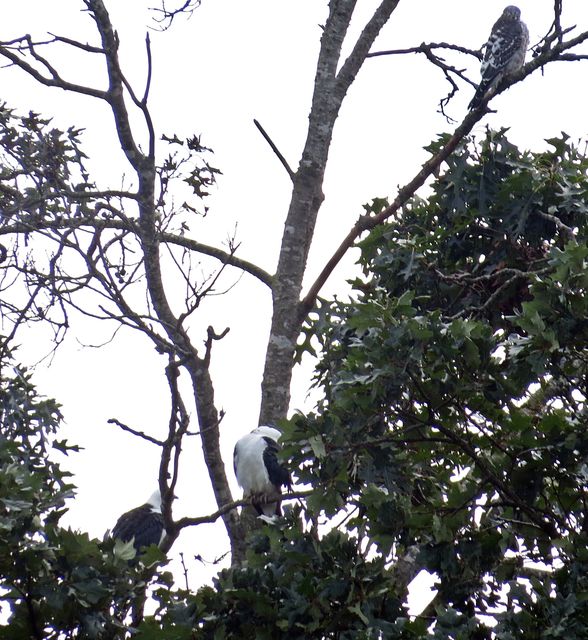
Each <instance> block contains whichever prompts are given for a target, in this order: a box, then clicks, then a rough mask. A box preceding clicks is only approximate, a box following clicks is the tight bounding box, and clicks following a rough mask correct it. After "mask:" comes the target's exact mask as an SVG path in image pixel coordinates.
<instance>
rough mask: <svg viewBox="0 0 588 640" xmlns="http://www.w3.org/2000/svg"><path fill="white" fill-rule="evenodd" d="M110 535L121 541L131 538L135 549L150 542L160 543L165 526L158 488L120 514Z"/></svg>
mask: <svg viewBox="0 0 588 640" xmlns="http://www.w3.org/2000/svg"><path fill="white" fill-rule="evenodd" d="M112 537H113V538H118V539H119V540H122V541H123V542H130V541H131V540H132V541H133V546H134V547H135V549H136V550H137V551H139V550H140V549H141V548H142V547H148V546H150V545H152V544H156V545H158V546H159V545H160V544H161V542H162V540H163V538H164V537H165V527H164V523H163V515H162V513H161V494H160V492H159V489H158V490H157V491H154V492H153V494H152V495H151V497H150V498H149V500H147V502H146V503H145V504H143V505H141V506H140V507H135V508H134V509H131V510H130V511H127V512H126V513H123V514H122V516H121V517H120V518H119V519H118V520H117V522H116V524H115V525H114V528H113V529H112Z"/></svg>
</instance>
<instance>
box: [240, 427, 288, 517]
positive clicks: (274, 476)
mask: <svg viewBox="0 0 588 640" xmlns="http://www.w3.org/2000/svg"><path fill="white" fill-rule="evenodd" d="M280 435H281V433H280V432H279V431H278V430H277V429H274V427H268V426H262V427H257V429H253V431H252V432H251V433H248V434H247V435H244V436H243V437H242V438H240V439H239V440H238V441H237V444H236V445H235V451H234V453H233V465H234V468H235V475H236V476H237V482H238V483H239V486H240V487H242V489H243V495H244V496H245V497H251V499H252V500H251V502H252V504H253V506H254V507H255V510H256V511H257V513H258V514H259V515H260V516H265V517H270V518H271V517H273V516H279V515H280V514H281V509H280V502H281V497H282V486H286V487H288V489H290V488H291V485H290V474H289V473H288V470H287V469H286V467H284V466H283V465H282V464H280V462H279V461H278V457H277V453H278V451H279V449H280V447H279V445H278V440H279V438H280Z"/></svg>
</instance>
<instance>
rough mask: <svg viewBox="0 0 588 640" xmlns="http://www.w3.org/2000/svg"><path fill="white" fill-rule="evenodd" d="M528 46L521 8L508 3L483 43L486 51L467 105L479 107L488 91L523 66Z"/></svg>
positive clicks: (527, 32) (471, 107)
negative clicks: (474, 89)
mask: <svg viewBox="0 0 588 640" xmlns="http://www.w3.org/2000/svg"><path fill="white" fill-rule="evenodd" d="M528 45H529V30H528V29H527V25H525V23H524V22H522V21H521V10H520V9H519V8H518V7H515V6H513V5H509V6H508V7H506V9H505V10H504V11H503V12H502V15H501V16H500V18H498V20H497V21H496V23H495V24H494V26H493V27H492V31H491V33H490V37H489V38H488V42H487V43H486V45H485V48H486V51H485V53H484V59H483V60H482V66H481V68H480V73H481V75H482V79H481V80H480V84H479V85H478V89H477V90H476V93H475V95H474V97H473V98H472V101H471V102H470V104H469V108H470V109H476V108H477V107H479V106H480V103H481V102H482V100H483V99H484V97H485V96H486V95H487V93H488V91H490V90H491V89H494V88H495V87H496V86H497V85H498V83H499V82H500V81H501V80H502V79H503V78H504V77H506V76H508V75H510V74H511V73H514V72H515V71H518V70H519V69H520V68H521V67H522V66H523V64H524V62H525V55H526V54H527V46H528Z"/></svg>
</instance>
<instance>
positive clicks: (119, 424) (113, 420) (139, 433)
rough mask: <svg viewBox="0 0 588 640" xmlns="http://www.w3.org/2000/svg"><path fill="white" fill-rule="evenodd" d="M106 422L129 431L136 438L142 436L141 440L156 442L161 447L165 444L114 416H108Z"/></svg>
mask: <svg viewBox="0 0 588 640" xmlns="http://www.w3.org/2000/svg"><path fill="white" fill-rule="evenodd" d="M106 422H108V424H115V425H116V426H117V427H120V428H121V429H122V430H123V431H128V432H129V433H132V434H133V435H134V436H137V437H138V438H142V439H143V440H147V442H151V443H153V444H156V445H157V446H158V447H163V446H164V444H165V443H164V442H162V441H161V440H157V438H154V437H153V436H149V435H147V434H146V433H145V432H143V431H138V430H137V429H133V428H132V427H129V426H128V425H126V424H124V423H123V422H121V421H120V420H117V419H116V418H109V419H108V420H107V421H106Z"/></svg>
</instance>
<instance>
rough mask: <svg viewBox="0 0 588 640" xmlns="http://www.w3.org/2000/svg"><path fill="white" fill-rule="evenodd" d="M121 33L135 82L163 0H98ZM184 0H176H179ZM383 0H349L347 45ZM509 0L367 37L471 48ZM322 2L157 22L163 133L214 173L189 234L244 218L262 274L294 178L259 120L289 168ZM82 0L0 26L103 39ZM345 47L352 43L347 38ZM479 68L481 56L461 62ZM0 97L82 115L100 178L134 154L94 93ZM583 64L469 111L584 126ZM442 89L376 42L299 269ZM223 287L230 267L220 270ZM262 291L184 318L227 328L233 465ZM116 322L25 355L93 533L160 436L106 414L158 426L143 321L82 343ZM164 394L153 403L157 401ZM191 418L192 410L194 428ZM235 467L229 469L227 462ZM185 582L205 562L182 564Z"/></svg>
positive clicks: (8, 87) (579, 1) (204, 572)
mask: <svg viewBox="0 0 588 640" xmlns="http://www.w3.org/2000/svg"><path fill="white" fill-rule="evenodd" d="M106 4H107V7H108V9H109V11H110V14H111V17H112V20H113V22H114V24H115V26H116V28H117V29H118V31H119V34H120V38H121V58H122V64H123V69H124V70H125V72H126V74H127V77H128V78H129V79H130V80H131V81H132V82H133V83H134V84H135V86H136V87H137V88H138V91H139V93H141V92H142V87H143V83H144V79H145V48H144V38H145V33H146V31H147V27H148V25H149V24H152V23H151V17H152V16H151V14H150V13H149V11H148V10H147V7H148V6H153V5H156V4H157V0H149V2H146V1H145V0H126V1H125V2H114V1H113V0H110V1H108V0H106ZM178 4H179V0H178ZM377 4H378V2H375V1H372V0H369V1H368V0H360V1H359V2H358V9H357V16H356V20H355V22H354V25H353V26H354V28H353V29H352V30H351V32H350V34H349V38H350V39H349V42H351V39H352V38H353V37H354V36H355V35H357V33H358V32H359V30H360V29H361V28H362V26H363V24H364V22H365V20H366V19H367V18H368V16H369V15H370V12H371V10H372V9H373V8H374V7H375V6H377ZM505 4H506V2H504V0H486V2H483V3H482V2H472V1H471V0H401V2H400V5H399V8H398V9H397V11H396V12H395V13H394V15H393V17H392V20H391V22H390V23H389V24H388V25H387V26H386V27H385V28H384V29H383V31H382V33H381V35H380V37H379V39H378V40H377V42H376V45H375V47H374V50H378V49H389V48H402V47H408V46H415V45H418V44H420V43H421V42H423V41H428V42H431V41H435V42H440V41H445V42H452V43H457V44H461V45H463V46H466V47H470V48H474V49H475V48H479V47H480V46H481V45H482V44H483V42H485V40H486V38H487V36H488V33H489V30H490V28H491V26H492V24H493V23H494V21H495V20H496V19H497V17H498V16H499V15H500V13H501V11H502V9H503V8H504V6H505ZM518 4H519V6H520V8H521V10H522V15H523V19H524V20H525V22H526V23H527V25H528V27H529V31H530V41H531V44H534V43H536V42H537V41H538V40H539V39H540V38H541V37H542V36H543V35H544V34H545V33H546V32H547V30H548V28H549V25H550V23H551V19H552V11H553V1H552V0H521V1H519V3H518ZM326 7H327V2H326V0H323V1H321V0H280V1H278V0H263V1H262V0H250V1H247V2H245V1H243V0H215V1H213V0H203V1H202V6H201V8H200V9H198V10H197V11H196V12H195V13H194V15H193V16H192V18H191V19H190V20H186V19H184V18H182V17H180V18H178V19H177V20H176V22H175V23H174V26H173V27H172V29H171V30H170V31H168V32H165V33H159V32H157V31H153V30H152V31H151V32H150V34H151V39H152V50H153V56H154V73H153V80H152V91H151V110H152V114H153V118H154V121H155V126H156V129H157V131H158V132H159V133H167V134H172V133H178V134H179V135H187V134H190V133H198V134H202V141H203V143H204V144H206V145H207V146H210V147H212V148H213V149H214V151H215V155H214V158H213V164H215V165H216V166H217V167H219V168H220V169H221V170H222V172H223V176H222V177H221V178H220V179H219V183H218V188H217V189H216V190H215V191H214V193H213V195H212V197H211V199H210V201H209V205H210V207H211V213H210V215H209V216H208V217H207V218H206V219H205V220H203V221H201V220H195V222H194V225H193V226H192V232H193V235H194V237H196V238H197V239H198V240H201V241H204V242H209V243H211V244H217V245H222V244H223V243H224V241H225V240H226V238H227V236H228V235H230V234H231V233H232V232H233V229H234V228H235V225H236V224H237V225H238V227H237V229H238V234H237V238H238V240H239V241H240V242H241V248H240V251H239V255H240V256H241V257H243V258H247V259H250V260H253V261H254V262H256V263H258V264H259V265H260V266H262V267H263V268H265V269H267V270H268V271H270V272H272V271H273V269H274V266H275V262H276V258H277V252H278V249H279V240H280V237H281V233H282V228H283V221H284V217H285V213H286V208H287V204H288V202H289V197H290V184H289V179H288V177H287V175H286V173H285V171H284V170H283V168H282V166H281V165H280V164H279V162H278V161H277V159H276V158H275V157H274V156H273V154H272V153H271V151H270V150H269V148H268V147H267V144H266V143H265V141H264V140H263V139H262V138H261V136H260V135H259V133H258V132H257V130H256V129H255V127H254V126H253V122H252V120H253V118H257V119H258V120H259V121H260V122H261V123H262V125H263V126H264V127H265V128H266V130H267V131H268V132H269V133H270V135H271V136H272V138H273V139H274V141H275V142H276V143H277V144H278V146H279V148H280V150H281V151H282V153H283V154H284V155H285V156H286V158H287V159H288V160H289V162H290V164H291V165H292V166H293V167H296V166H297V163H298V159H299V154H300V151H301V149H302V145H303V143H304V138H305V132H306V124H307V116H308V111H309V106H310V97H311V92H312V86H313V78H314V68H315V62H316V55H317V52H318V46H319V39H320V35H321V31H320V28H319V24H321V23H323V22H324V18H325V16H326ZM81 8H82V2H81V0H60V2H58V3H56V2H47V1H46V0H20V2H11V3H10V11H6V12H5V16H4V19H3V21H2V26H1V28H0V39H2V40H9V39H12V38H14V37H15V36H17V35H22V34H23V33H31V34H32V35H33V36H34V37H35V38H37V37H42V36H43V35H44V34H45V33H46V32H52V33H56V34H59V35H64V36H69V37H72V38H75V39H77V40H81V41H90V42H96V41H97V37H96V35H95V33H94V30H93V23H92V21H91V20H90V18H89V17H88V15H87V14H86V13H83V12H81V11H80V9H81ZM563 22H564V26H571V25H578V29H579V30H585V29H586V28H588V3H587V2H586V0H564V21H563ZM349 46H350V44H349V43H348V45H347V50H348V48H349ZM48 55H49V56H50V57H51V59H52V60H54V61H55V65H56V66H57V67H58V68H59V69H60V70H62V71H63V76H64V77H66V78H67V79H71V80H73V81H78V82H80V83H84V84H88V85H94V86H97V87H103V86H104V71H103V70H102V69H101V68H100V66H99V65H96V63H95V61H92V60H91V59H89V57H87V56H84V55H82V54H81V52H79V51H77V52H75V53H74V54H73V55H72V52H71V51H68V50H66V49H64V48H63V47H61V48H55V52H54V57H52V55H51V54H49V53H48ZM455 62H456V64H458V66H464V67H465V66H467V67H468V69H469V73H470V77H472V78H473V79H476V80H477V78H478V64H477V63H475V62H471V61H470V60H465V59H464V60H462V61H458V60H457V59H456V60H455ZM0 73H1V75H0V78H1V80H0V81H1V83H2V99H3V100H5V101H6V102H7V103H8V105H9V106H11V107H15V108H17V109H19V110H23V111H24V110H29V109H33V110H35V111H37V112H40V113H42V114H44V115H47V116H54V118H55V123H56V125H57V126H62V127H67V126H70V125H76V126H82V127H85V128H86V132H85V134H84V140H85V142H86V152H87V153H88V155H89V156H90V157H91V167H92V169H93V170H94V172H95V176H94V177H95V179H96V180H97V182H98V183H99V185H100V186H102V187H107V186H108V187H110V188H117V187H118V186H119V185H120V184H121V176H122V174H124V173H126V174H127V175H129V169H128V167H127V166H126V165H125V160H124V157H123V155H122V152H121V151H120V148H119V147H118V144H117V141H116V139H115V135H114V130H113V127H112V122H111V116H110V113H109V112H108V111H107V108H106V105H105V104H100V103H97V102H95V101H93V100H92V99H90V98H86V97H79V96H72V95H68V94H65V93H64V92H62V91H59V90H55V89H54V90H49V89H45V88H40V87H37V86H35V85H34V83H33V82H32V81H31V80H29V79H28V78H27V77H25V76H24V74H22V73H20V72H18V71H17V70H13V69H2V70H1V71H0ZM587 78H588V64H587V63H586V62H584V63H559V64H557V65H550V66H549V67H547V69H546V70H545V73H544V75H541V74H540V73H536V74H534V75H533V76H532V77H531V78H528V79H527V80H526V81H525V82H524V83H522V84H518V85H516V86H515V87H513V88H512V89H511V90H509V91H508V92H507V93H506V94H503V95H502V96H500V97H499V98H498V99H497V100H495V102H494V103H493V106H494V107H495V108H496V109H497V110H498V112H497V113H496V114H495V115H491V116H487V117H486V119H485V120H484V121H483V122H482V123H481V124H480V125H479V126H478V128H477V132H478V133H482V131H483V129H484V127H485V125H486V124H487V123H488V124H490V125H491V126H492V127H495V128H497V127H501V126H507V127H510V129H511V132H510V137H511V139H512V140H513V141H514V142H516V143H517V144H520V145H521V146H523V147H531V148H533V149H538V148H542V147H543V146H544V145H545V143H544V142H543V139H545V138H549V137H551V136H556V135H559V133H560V132H561V131H562V130H564V131H566V132H567V133H568V134H570V135H571V136H572V137H573V138H585V137H586V134H587V129H588V124H587V118H586V104H587V99H588V91H587V89H586V87H587V84H588V83H587V82H586V79H587ZM446 90H447V88H446V83H445V82H444V80H443V78H442V77H441V74H440V72H439V71H438V70H436V69H433V68H432V67H430V65H429V64H428V63H427V62H426V60H425V59H424V57H416V56H402V57H393V58H390V57H380V58H374V59H371V60H368V61H367V62H366V64H365V66H364V68H363V69H362V70H361V72H360V74H359V75H358V77H357V80H356V82H355V84H354V85H353V86H352V88H351V90H350V92H349V94H348V96H347V99H346V102H345V103H344V106H343V108H342V111H341V114H340V117H339V120H338V121H337V124H336V127H335V135H334V140H333V144H332V147H331V153H330V165H329V167H328V171H327V175H326V180H325V185H324V191H325V194H326V199H325V203H324V205H323V208H322V211H321V214H320V217H319V222H318V224H317V230H316V239H315V244H314V245H313V248H312V251H311V257H310V262H309V277H308V282H311V281H312V280H313V277H314V276H315V275H316V274H317V273H318V271H319V269H320V267H321V266H322V264H323V262H324V261H325V260H326V258H327V257H328V256H329V255H330V254H331V253H332V251H333V250H334V249H335V248H336V246H337V245H338V244H339V242H340V241H341V239H342V238H343V237H344V236H345V235H346V233H347V231H348V229H349V227H350V226H351V225H352V224H353V223H354V221H355V220H356V219H357V216H358V215H359V213H360V212H361V205H362V204H363V203H364V202H367V201H369V200H371V198H373V197H376V196H392V197H393V196H394V195H395V192H396V189H397V187H398V186H399V185H402V184H403V183H405V182H406V181H407V180H409V179H410V178H411V177H412V176H413V174H414V173H415V172H416V171H417V170H418V168H419V166H420V164H421V163H422V162H423V161H424V159H425V158H426V154H425V152H424V151H423V150H422V147H423V146H424V145H426V144H428V143H429V142H430V140H431V139H432V138H433V137H434V136H435V135H436V134H437V133H440V132H443V131H450V130H451V129H452V127H451V125H449V124H447V122H446V121H445V119H444V118H443V117H442V116H440V115H439V114H438V113H437V112H436V109H437V104H438V102H439V99H440V98H441V97H442V96H443V95H445V92H446ZM471 95H472V89H471V87H464V88H463V91H461V92H460V93H459V95H458V96H457V97H456V98H455V99H454V100H453V101H452V102H451V104H450V105H449V107H448V108H447V113H448V114H449V115H451V116H452V117H454V118H455V119H456V120H458V121H460V120H461V118H462V117H463V115H464V114H465V110H466V106H467V103H468V102H469V100H470V98H471ZM352 264H353V256H352V255H351V256H349V257H348V259H347V260H346V261H345V262H344V263H343V264H342V265H341V266H340V268H339V269H338V270H337V271H336V272H335V273H334V274H333V276H332V277H331V279H330V281H329V282H328V284H327V286H326V288H325V290H324V291H323V295H325V294H329V293H332V292H337V291H338V292H341V291H345V286H344V281H345V278H346V277H348V276H349V275H350V273H351V272H352ZM230 276H231V277H230V278H229V279H227V280H226V284H230V283H233V282H236V281H237V280H238V274H236V272H234V271H233V272H231V274H230ZM270 311H271V310H270V296H269V292H268V291H267V290H266V289H265V288H264V286H263V285H261V284H259V283H257V282H256V281H254V280H253V278H251V277H249V276H244V277H243V278H242V279H240V280H239V282H238V284H237V286H236V287H235V288H233V289H232V290H231V292H230V293H229V294H228V295H227V296H224V297H218V298H215V299H214V300H211V301H210V302H208V303H206V304H204V305H203V307H202V310H201V313H200V316H199V317H198V318H197V319H196V320H195V321H194V322H193V323H192V335H193V336H194V341H195V342H196V343H199V341H200V340H204V337H205V333H204V329H205V327H206V326H207V325H208V324H213V325H214V326H215V328H216V329H217V330H222V329H224V327H225V326H230V327H231V332H230V334H229V335H228V336H227V337H226V338H225V339H224V340H223V341H222V342H221V343H218V344H217V345H216V347H215V349H214V352H213V365H212V371H213V376H214V381H215V386H216V398H217V404H218V407H219V408H224V410H225V411H226V417H225V419H224V421H223V423H222V436H223V442H222V446H223V450H224V452H225V459H226V461H227V464H228V465H229V466H230V467H232V464H231V463H232V460H231V458H232V448H233V445H234V442H235V440H236V439H237V438H238V437H239V436H240V435H242V434H243V433H245V432H247V431H249V430H251V429H252V428H253V427H255V426H257V422H256V421H257V416H258V411H259V385H260V381H261V373H262V368H263V357H264V349H265V343H266V340H267V332H268V328H269V320H270ZM108 334H109V328H108V327H107V326H106V327H105V326H104V323H102V324H101V325H98V323H90V322H82V323H79V324H78V326H76V327H73V328H72V331H71V335H70V338H69V340H68V341H67V343H66V344H65V345H64V346H63V348H62V349H61V351H60V352H58V354H57V355H56V357H55V358H54V359H53V361H52V364H51V366H50V367H47V366H46V364H41V365H39V366H37V368H36V374H37V375H36V378H35V379H36V382H37V384H38V386H39V389H40V390H41V391H42V392H43V393H45V394H46V395H50V396H54V397H56V398H57V400H58V401H60V402H61V403H62V404H63V411H64V414H65V418H66V433H67V435H68V437H69V438H70V439H71V440H72V441H73V442H77V443H79V444H81V445H82V446H84V447H85V450H84V451H83V452H82V453H80V454H78V455H76V456H75V457H73V458H72V459H71V460H69V461H68V463H67V464H68V466H69V468H71V470H72V471H74V472H75V482H76V484H77V486H78V487H79V492H78V496H77V499H76V500H75V502H74V503H73V504H72V505H71V511H70V513H69V514H68V516H67V517H66V518H65V519H64V521H63V522H64V523H66V524H69V525H71V526H73V527H74V528H80V529H84V530H87V531H89V532H90V534H92V535H96V536H101V535H102V534H103V533H104V531H105V530H106V529H107V528H110V527H112V525H113V524H114V522H115V521H116V518H117V517H118V515H120V513H121V512H123V511H126V510H128V509H129V508H131V507H133V506H137V505H138V504H141V503H142V502H144V501H145V499H147V497H148V496H149V495H150V494H151V493H152V491H153V489H154V487H155V486H156V478H157V469H158V460H159V456H158V453H159V452H158V450H157V449H156V448H155V447H153V446H151V445H147V444H145V443H143V442H138V441H136V440H135V439H133V438H132V437H131V436H129V435H128V434H124V433H121V432H119V431H117V430H116V429H115V428H114V427H112V426H110V425H108V424H107V423H106V421H107V419H108V418H111V417H116V418H118V419H120V420H121V421H123V422H126V423H127V424H129V425H131V426H134V427H136V428H139V429H143V430H145V431H147V432H149V433H151V434H153V435H155V436H156V437H158V436H159V437H161V436H162V435H163V434H164V433H165V430H166V425H167V419H168V415H167V411H168V406H167V402H168V401H167V394H166V389H165V386H164V382H163V380H162V366H163V365H164V362H163V361H162V358H161V356H159V355H157V354H156V353H155V351H154V349H153V348H152V347H151V345H150V344H149V343H148V342H147V340H146V339H144V338H143V337H142V336H139V335H135V334H132V333H130V332H128V331H127V332H124V333H121V334H120V335H119V337H118V338H117V340H116V341H115V343H114V344H112V345H110V346H108V347H105V348H103V349H93V348H84V347H82V346H81V344H82V343H90V344H96V343H99V342H101V341H102V340H103V339H104V338H106V337H107V336H108ZM46 340H47V335H45V334H44V333H43V332H42V331H40V330H39V329H38V328H36V329H34V330H32V331H30V332H29V333H27V335H26V342H24V343H23V344H22V347H21V349H20V354H19V358H20V359H21V360H23V361H24V362H25V363H32V362H35V361H36V360H38V358H39V356H40V354H43V353H45V352H47V351H49V349H50V345H48V344H47V342H46ZM311 373H312V368H311V363H307V366H306V367H303V368H301V369H299V370H298V371H297V373H296V375H295V381H294V393H293V408H309V407H310V406H311V402H310V401H309V400H307V398H306V393H307V390H308V387H309V382H310V376H311ZM160 398H161V401H159V399H160ZM195 426H196V425H194V427H195ZM228 475H229V476H230V478H231V481H232V482H233V486H234V488H235V495H236V496H237V495H239V494H238V492H237V487H236V483H235V482H234V480H233V474H232V468H229V470H228ZM207 483H208V480H207V474H206V472H205V470H204V468H203V463H202V461H201V458H200V455H199V452H198V447H197V446H196V443H195V442H194V445H193V446H192V447H191V448H190V449H189V450H186V453H185V454H184V462H183V466H182V476H181V484H180V487H179V489H178V492H177V493H178V495H179V500H178V501H177V506H176V508H175V514H176V515H178V516H180V515H188V514H189V515H194V516H196V515H204V514H206V513H209V512H212V511H214V510H215V507H214V503H213V500H212V497H211V495H210V490H209V488H208V484H207ZM222 532H223V528H222V525H220V524H219V525H217V526H203V527H199V528H198V530H197V531H192V532H190V533H187V532H185V533H184V534H183V535H182V537H181V538H180V540H179V541H178V543H177V544H176V546H175V547H174V549H173V550H172V552H171V555H172V557H174V558H177V556H178V553H179V551H184V553H185V555H186V559H187V560H188V561H189V560H190V557H191V556H193V555H194V554H201V555H202V556H203V557H204V558H205V559H206V560H212V559H213V558H214V557H215V556H217V555H219V554H221V553H224V552H225V551H226V550H227V548H228V544H227V541H226V539H225V538H224V535H223V533H222ZM189 567H190V579H191V586H197V585H198V584H200V583H201V582H202V581H205V580H208V579H209V577H210V575H212V574H214V573H215V572H216V569H214V568H211V567H202V565H199V564H197V563H194V562H191V561H189Z"/></svg>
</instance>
